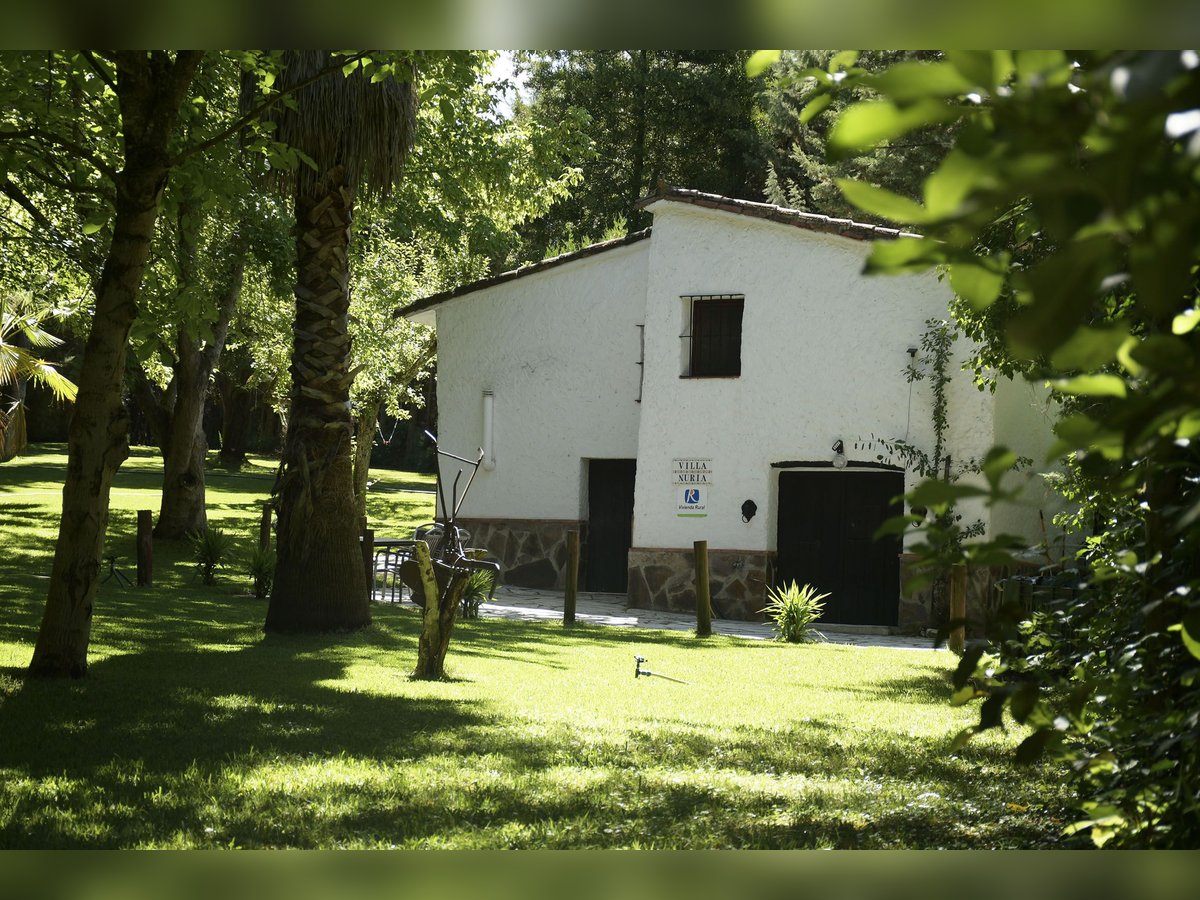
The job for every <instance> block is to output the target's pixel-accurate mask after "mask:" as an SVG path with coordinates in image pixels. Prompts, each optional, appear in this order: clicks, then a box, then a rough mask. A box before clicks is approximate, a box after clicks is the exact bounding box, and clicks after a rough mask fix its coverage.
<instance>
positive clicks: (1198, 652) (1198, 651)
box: [1179, 609, 1200, 659]
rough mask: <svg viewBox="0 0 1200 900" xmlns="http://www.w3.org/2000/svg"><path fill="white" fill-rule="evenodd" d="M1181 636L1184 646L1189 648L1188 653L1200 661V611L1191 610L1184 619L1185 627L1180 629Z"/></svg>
mask: <svg viewBox="0 0 1200 900" xmlns="http://www.w3.org/2000/svg"><path fill="white" fill-rule="evenodd" d="M1179 636H1180V637H1182V638H1183V645H1184V646H1185V647H1187V649H1188V653H1190V654H1192V656H1194V657H1196V659H1200V609H1193V610H1190V611H1189V612H1188V613H1187V614H1186V615H1185V616H1184V617H1183V627H1182V628H1180V629H1179Z"/></svg>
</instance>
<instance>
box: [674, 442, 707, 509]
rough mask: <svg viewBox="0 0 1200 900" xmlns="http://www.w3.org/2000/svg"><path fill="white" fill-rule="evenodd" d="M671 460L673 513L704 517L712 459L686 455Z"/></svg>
mask: <svg viewBox="0 0 1200 900" xmlns="http://www.w3.org/2000/svg"><path fill="white" fill-rule="evenodd" d="M671 462H672V479H671V483H672V489H673V490H674V491H675V515H676V516H679V517H681V518H694V519H701V518H704V517H705V516H707V515H708V492H709V490H710V489H711V487H712V460H711V459H695V458H693V457H687V458H685V459H674V460H672V461H671Z"/></svg>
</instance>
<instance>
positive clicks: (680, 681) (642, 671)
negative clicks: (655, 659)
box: [633, 656, 691, 684]
mask: <svg viewBox="0 0 1200 900" xmlns="http://www.w3.org/2000/svg"><path fill="white" fill-rule="evenodd" d="M634 659H635V660H637V665H636V666H634V669H633V680H634V681H637V680H638V678H640V677H641V676H642V675H645V676H646V677H647V678H649V677H650V676H651V675H653V676H654V677H655V678H665V679H667V681H673V682H675V683H676V684H690V683H691V682H688V681H684V680H683V679H681V678H672V677H671V676H670V675H664V674H663V673H662V672H651V671H650V670H649V669H643V668H642V663H644V662H645V661H646V657H644V656H635V657H634Z"/></svg>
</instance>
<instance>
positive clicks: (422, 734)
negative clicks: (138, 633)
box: [0, 639, 488, 846]
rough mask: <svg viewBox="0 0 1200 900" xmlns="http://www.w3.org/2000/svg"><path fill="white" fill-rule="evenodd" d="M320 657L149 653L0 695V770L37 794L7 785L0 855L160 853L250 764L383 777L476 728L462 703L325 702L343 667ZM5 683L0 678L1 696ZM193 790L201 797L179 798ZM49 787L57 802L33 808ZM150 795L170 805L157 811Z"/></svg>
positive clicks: (366, 696) (286, 646)
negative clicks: (148, 846) (332, 763)
mask: <svg viewBox="0 0 1200 900" xmlns="http://www.w3.org/2000/svg"><path fill="white" fill-rule="evenodd" d="M327 649H329V641H328V639H324V640H321V639H268V640H264V641H262V642H260V643H258V644H255V645H253V646H249V647H245V648H243V649H238V650H231V651H229V652H219V651H205V650H195V649H192V650H188V651H184V650H182V649H178V648H177V649H175V650H150V651H144V652H140V653H130V654H123V655H118V656H113V657H110V658H107V659H103V660H100V661H98V662H95V663H93V664H92V666H91V667H90V670H89V677H88V678H87V679H85V680H82V681H79V682H74V683H64V682H54V681H38V680H23V683H21V684H20V685H19V687H18V688H17V689H16V690H15V691H10V692H9V693H8V696H7V697H4V695H3V693H0V735H4V739H3V741H0V770H8V774H9V775H10V776H16V777H18V779H31V780H32V781H33V782H34V783H35V785H41V787H40V788H36V787H35V788H34V789H33V790H32V791H25V792H21V791H20V790H19V788H13V787H11V785H10V789H11V790H12V791H13V792H14V793H13V794H10V796H9V797H7V798H6V801H7V802H8V803H17V804H18V805H20V806H21V807H22V808H20V809H16V810H14V811H13V812H12V813H11V814H10V815H8V816H7V817H6V816H4V815H0V845H3V846H60V845H68V846H128V845H129V844H130V843H138V842H142V841H156V840H159V841H161V840H163V839H164V836H169V835H170V834H171V833H172V832H173V831H175V830H178V829H185V830H186V829H188V828H189V827H190V825H191V824H194V822H195V820H197V819H199V818H202V815H201V810H200V809H198V808H197V807H199V806H203V804H204V802H205V799H204V798H205V797H206V796H215V795H217V794H220V793H221V792H222V791H224V790H226V789H227V788H221V787H220V785H219V784H217V783H216V782H220V781H222V780H223V779H227V778H229V777H235V778H236V777H242V776H244V775H245V774H246V772H247V770H248V769H253V768H255V766H256V765H257V764H259V763H264V764H270V763H272V762H273V761H278V760H280V759H284V760H290V761H293V763H294V762H295V761H297V760H299V761H302V762H301V767H302V768H303V761H310V762H312V763H316V764H318V767H319V764H320V761H322V760H337V759H344V758H346V757H350V758H355V759H361V760H374V761H379V762H380V763H386V762H393V763H395V762H398V761H400V760H405V759H413V758H414V757H417V756H420V755H421V754H422V753H424V752H428V749H427V748H429V747H430V746H431V745H432V744H431V742H436V741H435V739H436V738H437V736H439V735H443V734H447V733H450V734H453V733H458V732H461V731H463V730H464V729H468V728H470V727H471V726H477V725H480V724H482V723H484V722H486V721H488V717H487V716H486V715H485V714H484V712H483V711H482V710H481V706H480V704H479V703H476V702H473V701H461V700H457V701H455V700H445V699H431V698H413V697H405V696H401V695H400V692H399V691H397V693H396V694H389V693H384V692H380V693H371V692H367V691H362V690H349V689H339V686H338V685H339V682H342V683H344V682H343V678H344V674H345V665H344V663H345V662H346V661H352V659H351V660H347V658H346V655H345V654H344V653H339V654H338V657H339V658H338V659H333V658H330V656H329V655H328V654H324V653H323V651H325V650H327ZM341 649H344V648H340V647H339V650H341ZM19 674H20V675H23V673H17V672H16V671H12V672H6V673H0V677H4V676H8V679H9V681H8V682H6V683H7V684H8V686H10V687H11V686H12V685H11V680H13V679H16V678H17V677H18V675H19ZM406 674H407V673H405V672H401V671H397V672H396V673H395V678H396V679H397V683H399V682H400V681H402V680H404V679H405V678H406ZM384 687H385V688H386V685H384ZM194 778H198V779H200V780H201V782H203V781H204V780H205V779H208V780H209V781H210V782H213V784H210V785H209V787H211V790H209V789H208V788H206V787H205V786H204V784H203V783H201V784H200V785H198V786H196V785H192V786H190V787H189V784H188V783H189V780H190V779H194ZM56 782H63V783H64V784H65V785H66V786H64V787H61V788H60V789H58V790H59V792H60V793H61V795H62V796H56V797H55V798H53V800H44V799H43V800H39V797H38V794H39V792H41V793H44V791H45V790H46V786H47V785H49V784H53V783H56ZM279 787H280V789H285V788H286V787H287V785H286V784H281V785H280V786H279ZM159 789H161V790H159ZM156 790H159V795H160V796H163V791H166V792H168V793H169V795H170V796H171V797H172V798H173V799H172V800H171V801H170V802H169V803H167V804H166V806H165V807H164V808H162V809H159V808H158V807H156V806H155V804H154V802H153V796H152V795H153V794H154V792H155V791H156ZM206 791H207V793H206ZM213 791H215V792H216V794H213ZM269 792H270V791H269V789H268V790H267V793H269ZM4 793H5V789H0V796H3V795H4ZM44 803H51V806H53V807H57V808H55V809H50V808H47V807H46V806H45V805H44ZM97 804H100V805H99V806H97ZM2 805H4V804H2V803H0V806H2ZM73 823H74V824H73ZM76 826H78V827H76Z"/></svg>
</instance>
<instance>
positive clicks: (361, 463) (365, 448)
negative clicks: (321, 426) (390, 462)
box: [354, 400, 383, 518]
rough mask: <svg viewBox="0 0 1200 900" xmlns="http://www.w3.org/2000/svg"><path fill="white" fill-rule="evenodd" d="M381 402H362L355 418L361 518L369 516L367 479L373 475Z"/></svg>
mask: <svg viewBox="0 0 1200 900" xmlns="http://www.w3.org/2000/svg"><path fill="white" fill-rule="evenodd" d="M381 406H383V403H382V402H380V401H379V400H374V401H362V402H361V403H359V405H358V415H357V416H356V417H355V419H356V424H355V431H354V433H355V440H354V508H355V511H356V512H357V513H358V515H359V517H360V518H361V517H362V516H365V515H366V514H367V479H368V478H369V477H370V475H371V448H372V447H374V446H375V440H374V439H375V422H376V421H378V419H379V408H380V407H381Z"/></svg>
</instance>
